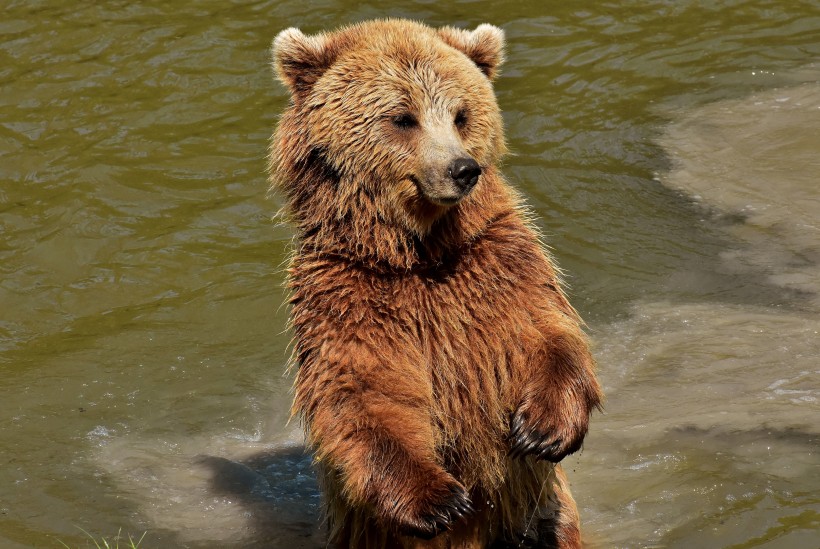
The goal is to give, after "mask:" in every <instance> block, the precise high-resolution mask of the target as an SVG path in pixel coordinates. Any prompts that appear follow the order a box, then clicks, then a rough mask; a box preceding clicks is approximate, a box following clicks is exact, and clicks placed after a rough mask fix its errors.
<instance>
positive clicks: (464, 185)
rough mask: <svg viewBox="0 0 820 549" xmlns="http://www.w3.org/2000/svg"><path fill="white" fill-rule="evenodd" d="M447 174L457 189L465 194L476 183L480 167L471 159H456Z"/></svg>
mask: <svg viewBox="0 0 820 549" xmlns="http://www.w3.org/2000/svg"><path fill="white" fill-rule="evenodd" d="M447 173H448V174H449V175H450V177H451V178H453V181H455V182H456V185H458V188H459V189H461V190H462V191H464V192H466V191H469V190H470V189H472V188H473V187H475V184H476V183H478V176H479V175H481V166H479V165H478V162H476V161H475V160H473V159H472V158H456V159H455V160H453V162H452V164H450V167H449V168H447Z"/></svg>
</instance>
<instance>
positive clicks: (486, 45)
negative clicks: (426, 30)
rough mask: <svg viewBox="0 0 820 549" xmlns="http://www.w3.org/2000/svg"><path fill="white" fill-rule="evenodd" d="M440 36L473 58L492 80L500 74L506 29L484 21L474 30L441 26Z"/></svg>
mask: <svg viewBox="0 0 820 549" xmlns="http://www.w3.org/2000/svg"><path fill="white" fill-rule="evenodd" d="M438 35H439V38H441V39H442V40H444V42H445V43H446V44H448V45H449V46H452V47H454V48H455V49H457V50H459V51H460V52H462V53H464V55H466V56H467V57H469V58H470V59H472V60H473V63H475V64H476V65H477V66H478V68H479V69H481V72H483V73H484V74H485V75H487V78H489V79H490V80H492V79H494V78H495V77H496V75H497V74H498V67H500V66H501V63H503V62H504V31H503V30H501V29H499V28H498V27H496V26H494V25H488V24H486V23H484V24H483V25H479V26H478V27H476V29H475V30H474V31H468V30H464V29H457V28H454V27H441V28H440V29H438Z"/></svg>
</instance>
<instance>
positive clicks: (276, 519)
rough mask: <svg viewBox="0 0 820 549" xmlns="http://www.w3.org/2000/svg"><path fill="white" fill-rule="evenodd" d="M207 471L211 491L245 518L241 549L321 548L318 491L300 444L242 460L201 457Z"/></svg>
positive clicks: (310, 467) (201, 464)
mask: <svg viewBox="0 0 820 549" xmlns="http://www.w3.org/2000/svg"><path fill="white" fill-rule="evenodd" d="M196 463H197V464H198V465H200V466H202V467H204V468H205V469H207V470H208V471H210V473H211V486H210V489H211V490H212V491H213V493H214V494H216V495H219V496H222V497H226V498H230V499H231V500H233V501H235V502H237V503H238V504H239V505H241V506H242V508H243V509H244V513H245V516H246V517H247V518H248V519H249V520H248V524H249V527H248V528H249V530H250V531H248V532H246V534H247V537H245V539H244V540H243V542H242V545H241V546H242V547H258V548H262V547H271V548H273V547H277V548H278V547H287V548H288V549H317V548H320V547H324V546H325V544H324V542H323V540H322V530H323V529H322V528H321V527H320V524H319V521H320V492H319V486H318V483H317V481H316V474H315V471H314V469H313V466H312V458H311V456H310V454H308V453H306V452H305V449H304V447H303V446H295V447H287V448H280V449H276V450H271V451H265V452H261V453H259V454H255V455H253V456H250V457H249V458H247V459H244V460H242V461H233V460H230V459H227V458H224V457H218V456H208V455H200V456H198V457H197V458H196Z"/></svg>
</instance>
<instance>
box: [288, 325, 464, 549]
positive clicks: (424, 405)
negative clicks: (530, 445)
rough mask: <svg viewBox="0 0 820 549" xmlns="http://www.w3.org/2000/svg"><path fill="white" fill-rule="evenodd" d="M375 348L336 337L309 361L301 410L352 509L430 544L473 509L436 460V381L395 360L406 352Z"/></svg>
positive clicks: (301, 385) (302, 373) (301, 382)
mask: <svg viewBox="0 0 820 549" xmlns="http://www.w3.org/2000/svg"><path fill="white" fill-rule="evenodd" d="M394 335H395V334H394ZM368 340H369V341H374V342H378V343H380V344H381V345H380V347H379V348H378V350H377V348H376V346H375V345H374V346H370V345H368V344H367V343H365V342H364V340H363V339H362V338H357V337H355V336H354V337H349V338H347V339H346V342H342V341H340V340H337V339H335V338H334V337H332V336H331V337H327V338H324V339H323V341H322V343H321V344H320V345H319V346H318V348H316V349H315V350H314V351H311V352H305V353H303V354H302V356H303V357H306V359H305V360H304V361H303V363H302V364H300V370H299V374H298V377H297V381H296V393H297V394H296V400H295V407H296V410H297V411H299V412H301V413H302V414H303V416H304V418H305V420H306V421H307V424H308V429H309V438H310V442H311V443H312V446H313V447H314V449H315V452H316V458H317V459H318V460H320V461H321V462H322V463H323V465H324V466H325V467H327V468H329V469H330V470H333V471H336V473H337V475H338V478H339V479H340V482H341V487H342V495H343V497H344V498H345V499H346V504H347V505H350V506H352V507H356V508H364V509H369V510H370V511H369V512H370V513H372V515H373V518H374V520H375V521H376V522H377V523H378V524H382V525H383V526H384V527H385V528H388V529H390V530H392V531H395V532H399V533H406V534H412V535H415V536H420V537H427V538H429V537H432V536H435V535H436V534H438V533H439V532H442V531H444V530H447V529H449V528H450V527H451V526H452V525H453V524H454V523H455V522H456V521H457V520H459V519H460V518H461V517H463V516H465V515H468V514H470V513H472V512H473V509H472V506H471V503H470V500H469V497H468V494H467V491H466V490H465V489H464V487H463V486H462V485H461V484H460V483H459V482H458V481H456V479H455V478H453V477H452V475H450V474H449V473H448V472H447V471H445V470H444V468H443V467H442V465H441V463H440V460H439V459H438V457H437V455H436V452H435V438H434V434H433V429H432V423H431V418H430V411H429V410H430V409H431V405H430V399H431V398H432V397H431V394H432V391H431V389H430V385H429V380H427V379H426V378H425V376H423V375H422V373H421V372H420V371H419V367H418V366H417V365H414V364H408V363H407V356H404V357H396V356H391V354H390V350H391V349H393V348H399V347H400V346H399V347H395V346H392V345H390V344H385V342H386V341H387V339H380V338H373V339H370V338H369V339H368ZM354 342H355V343H354ZM331 503H332V504H336V503H338V502H331Z"/></svg>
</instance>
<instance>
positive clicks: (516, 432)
mask: <svg viewBox="0 0 820 549" xmlns="http://www.w3.org/2000/svg"><path fill="white" fill-rule="evenodd" d="M588 425H589V412H588V411H586V410H584V411H578V412H577V414H575V415H572V414H568V413H567V412H566V411H565V412H564V413H563V414H561V413H554V412H552V411H551V410H549V409H546V408H545V409H541V410H539V409H538V407H537V406H534V405H532V404H531V405H528V406H522V407H520V408H519V409H518V411H517V412H516V413H515V414H513V417H512V422H511V425H510V456H511V457H513V458H519V457H524V456H528V455H534V456H536V457H537V458H538V459H545V460H547V461H551V462H553V463H558V462H559V461H561V460H562V459H564V458H565V457H566V456H568V455H569V454H572V453H574V452H577V451H578V450H580V448H581V444H583V442H584V436H585V435H586V432H587V426H588Z"/></svg>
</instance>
